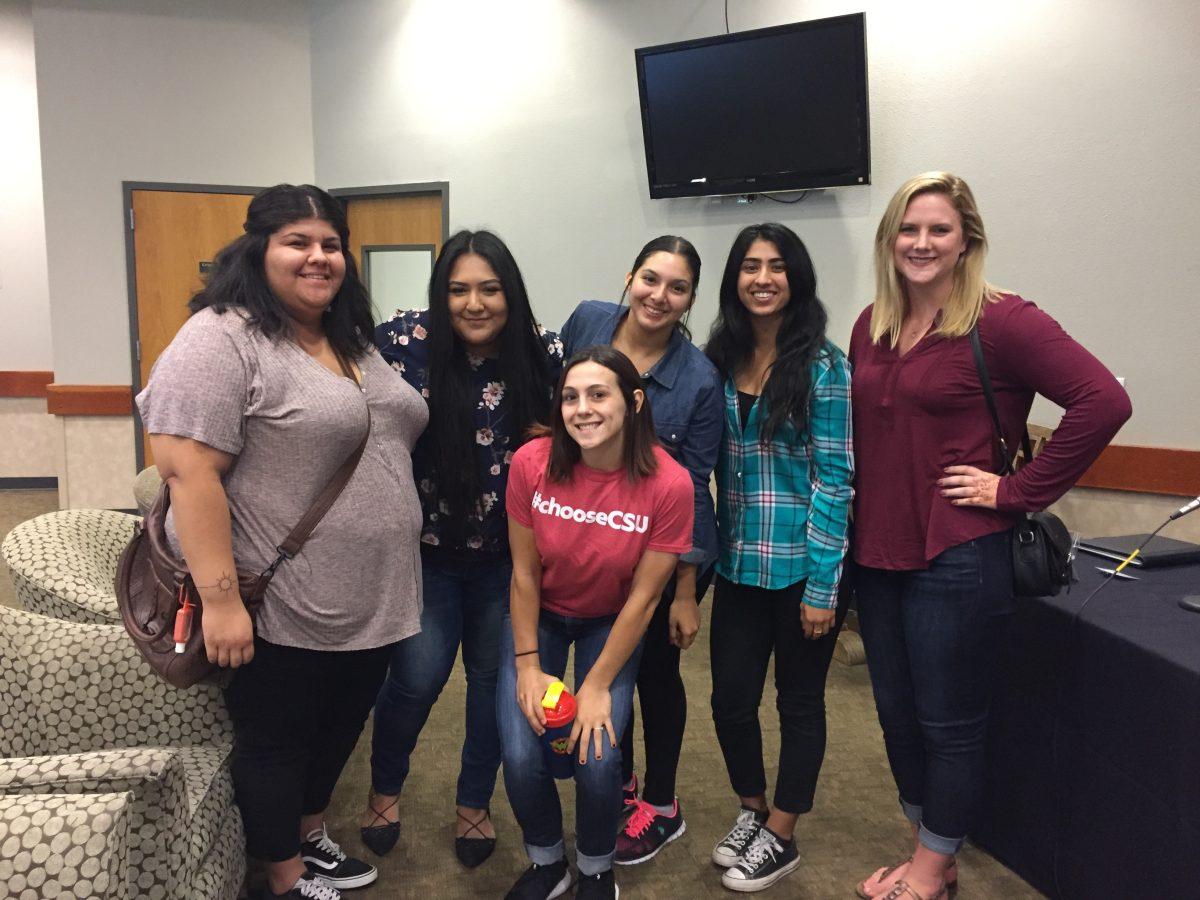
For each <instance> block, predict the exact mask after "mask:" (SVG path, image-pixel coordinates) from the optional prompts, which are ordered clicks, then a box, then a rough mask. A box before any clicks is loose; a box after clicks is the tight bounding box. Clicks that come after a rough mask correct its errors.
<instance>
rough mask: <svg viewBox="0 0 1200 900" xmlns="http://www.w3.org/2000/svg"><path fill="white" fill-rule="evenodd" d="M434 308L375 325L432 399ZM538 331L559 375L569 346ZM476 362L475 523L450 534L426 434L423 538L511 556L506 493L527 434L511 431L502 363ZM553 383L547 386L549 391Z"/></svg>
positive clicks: (392, 360)
mask: <svg viewBox="0 0 1200 900" xmlns="http://www.w3.org/2000/svg"><path fill="white" fill-rule="evenodd" d="M428 323H429V313H428V311H426V310H397V312H396V314H395V315H394V316H393V317H392V318H391V319H389V320H388V321H386V322H384V323H383V324H381V325H379V326H377V327H376V329H375V345H376V346H377V347H378V348H379V352H380V354H381V355H382V356H383V358H384V359H385V360H387V362H388V363H389V364H390V365H391V367H392V368H393V369H395V370H396V371H397V372H399V373H400V374H401V375H402V376H403V377H404V380H405V381H407V382H408V383H409V384H411V385H412V386H413V387H414V388H416V389H417V390H418V391H420V393H421V396H422V397H424V398H425V400H426V402H428V401H429V341H428V338H429V331H428ZM538 334H539V335H541V338H542V343H543V344H544V346H545V348H546V354H547V355H548V356H549V357H550V369H551V378H552V380H557V378H558V373H559V371H560V370H561V368H562V361H563V345H562V341H560V340H559V339H558V335H557V334H555V333H554V332H552V331H547V330H546V329H545V328H542V327H541V326H540V325H539V326H538ZM467 362H468V364H469V365H470V366H471V385H472V387H473V388H474V389H475V391H476V392H477V396H478V397H479V399H478V401H476V404H475V423H474V424H475V447H476V451H477V453H476V464H477V465H478V466H479V485H480V490H481V493H480V495H479V512H478V513H476V514H473V515H472V516H471V518H472V520H473V522H472V525H473V526H475V527H472V528H470V529H468V530H467V537H466V538H465V540H460V541H458V542H457V543H454V542H452V540H451V539H450V538H449V537H448V536H447V533H446V530H445V528H444V522H443V521H442V518H441V517H442V515H443V510H440V509H438V508H437V507H436V504H437V499H436V497H437V489H436V485H435V484H434V482H433V477H434V472H433V467H432V466H431V465H430V459H429V452H430V451H429V447H428V441H427V440H426V438H424V437H422V438H421V440H420V441H418V442H417V447H416V451H415V452H414V453H413V475H414V477H415V478H416V479H417V492H418V494H419V495H420V497H421V511H422V514H423V518H424V523H423V525H422V528H421V543H422V544H424V545H426V546H430V547H438V548H440V549H442V550H447V551H450V552H452V553H454V554H456V555H458V556H466V557H470V558H480V559H482V558H484V557H493V556H507V555H508V517H507V516H506V514H505V510H504V492H505V488H506V487H507V485H508V468H509V464H510V463H511V462H512V457H513V452H514V451H515V450H516V449H517V447H519V446H520V443H521V436H520V435H519V434H512V433H511V432H510V428H511V425H510V423H509V419H508V415H509V410H510V406H511V404H509V403H508V402H507V393H508V389H507V387H506V386H505V384H504V382H503V381H502V380H501V378H500V364H499V361H498V360H495V359H485V358H484V357H481V356H473V355H471V354H468V355H467ZM553 389H554V385H553V383H551V384H548V385H546V390H547V391H552V390H553Z"/></svg>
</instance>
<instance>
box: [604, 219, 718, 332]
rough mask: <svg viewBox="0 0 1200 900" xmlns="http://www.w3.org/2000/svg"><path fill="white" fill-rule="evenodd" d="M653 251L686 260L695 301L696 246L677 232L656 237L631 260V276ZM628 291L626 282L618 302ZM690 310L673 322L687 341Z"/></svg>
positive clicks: (697, 273) (698, 283) (622, 299)
mask: <svg viewBox="0 0 1200 900" xmlns="http://www.w3.org/2000/svg"><path fill="white" fill-rule="evenodd" d="M655 253H674V254H676V255H678V256H682V257H683V258H684V260H686V261H687V264H688V268H689V269H691V270H692V302H693V303H695V302H696V289H697V288H698V287H699V286H700V254H699V253H697V252H696V248H695V247H694V246H693V245H692V242H691V241H689V240H688V239H687V238H681V237H680V236H679V235H677V234H664V235H660V236H659V237H656V238H655V239H654V240H652V241H650V242H648V243H647V244H646V246H644V247H642V249H641V251H639V252H638V255H637V259H635V260H634V261H633V265H632V266H631V267H630V269H629V274H630V275H631V276H633V275H636V274H637V272H638V269H640V268H641V267H642V264H643V263H644V262H645V261H646V260H647V259H649V258H650V257H651V256H653V255H654V254H655ZM631 282H632V279H631ZM628 293H629V284H626V285H625V290H623V291H621V299H620V301H619V302H620V303H624V302H625V295H626V294H628ZM691 311H692V310H691V307H690V306H689V307H688V311H687V312H685V313H684V314H683V315H682V316H681V317H680V319H679V321H678V322H676V323H675V327H676V328H677V329H679V332H680V333H681V334H682V335H683V336H684V337H685V338H687V340H689V341H690V340H691V339H692V332H691V330H690V329H689V328H688V326H687V318H688V316H689V315H690V314H691Z"/></svg>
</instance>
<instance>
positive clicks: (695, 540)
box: [560, 300, 725, 575]
mask: <svg viewBox="0 0 1200 900" xmlns="http://www.w3.org/2000/svg"><path fill="white" fill-rule="evenodd" d="M628 312H629V310H628V308H627V307H624V306H619V305H617V304H616V303H608V302H605V301H603V300H585V301H584V302H583V303H580V304H579V306H578V307H576V309H575V312H573V313H571V317H570V318H569V319H567V324H565V325H564V326H563V329H562V333H561V335H560V337H561V338H562V342H563V348H564V353H565V357H570V356H571V354H573V353H575V352H576V351H577V350H582V349H584V348H585V347H594V346H596V345H597V344H611V343H612V339H613V334H615V333H616V330H617V326H618V325H620V324H621V320H622V318H623V317H624V316H625V315H626V314H627V313H628ZM643 379H644V381H645V384H646V395H647V397H648V398H649V400H650V410H651V412H652V414H653V415H654V430H655V432H656V433H657V434H658V439H659V441H661V442H662V445H663V448H664V449H666V451H667V452H668V453H670V454H671V456H672V457H673V458H674V459H675V460H676V462H678V463H679V464H680V465H681V466H683V467H684V468H685V469H687V470H688V474H690V475H691V476H692V486H693V488H694V490H695V502H696V517H695V524H694V525H693V529H692V550H691V552H690V553H685V554H683V555H682V556H681V557H680V558H679V559H680V562H686V563H692V564H694V565H695V566H696V574H697V575H701V574H703V573H704V571H705V570H706V569H707V568H708V566H709V564H710V563H712V562H713V561H714V560H715V559H716V558H717V526H716V517H715V514H714V512H713V501H712V494H711V493H710V492H709V486H708V485H709V479H710V478H711V477H712V472H713V468H714V467H715V466H716V464H717V453H718V451H719V450H720V447H721V430H722V423H723V421H724V415H725V395H724V393H723V390H722V385H721V378H720V376H719V375H718V374H717V370H716V368H715V367H714V366H713V364H712V363H711V362H709V361H708V357H706V356H705V355H704V353H703V352H701V350H700V349H699V348H698V347H696V346H695V345H694V344H692V343H691V342H690V341H688V340H687V339H686V338H684V336H683V335H682V334H680V333H679V332H678V331H675V332H674V333H673V334H672V335H671V341H670V343H669V344H668V345H667V352H666V353H664V354H663V357H662V359H660V360H659V361H658V362H657V363H655V364H654V367H653V368H652V369H651V370H650V371H649V372H646V373H643Z"/></svg>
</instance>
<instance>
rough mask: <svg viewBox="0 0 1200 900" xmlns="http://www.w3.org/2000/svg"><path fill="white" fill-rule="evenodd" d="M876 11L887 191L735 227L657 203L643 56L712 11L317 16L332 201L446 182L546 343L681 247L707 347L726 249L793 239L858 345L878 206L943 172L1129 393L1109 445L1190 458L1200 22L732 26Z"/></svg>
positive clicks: (1169, 17)
mask: <svg viewBox="0 0 1200 900" xmlns="http://www.w3.org/2000/svg"><path fill="white" fill-rule="evenodd" d="M864 8H865V10H866V12H867V27H868V57H869V61H870V73H871V83H870V96H871V124H872V156H873V160H872V168H873V181H874V184H873V185H871V186H869V187H860V188H846V189H842V190H837V191H829V192H824V193H820V194H815V195H812V196H810V197H809V199H807V200H806V201H805V202H804V203H802V204H800V205H798V206H794V207H793V206H782V205H779V204H775V203H770V202H766V201H759V203H757V204H755V205H754V206H752V207H746V206H739V205H737V204H736V203H734V202H733V201H731V200H715V199H697V200H655V201H651V200H649V199H648V197H647V191H646V175H645V161H644V156H643V149H642V137H641V122H640V118H639V111H638V97H637V85H636V80H635V76H634V65H633V51H634V48H636V47H641V46H648V45H652V44H659V43H665V42H668V41H675V40H684V39H689V38H696V37H703V36H709V35H713V34H718V33H721V32H722V31H723V30H724V25H723V18H722V16H723V3H722V2H720V0H690V2H689V0H660V2H655V3H641V2H636V0H524V2H512V3H495V2H492V0H458V2H454V3H446V2H442V0H409V2H398V0H360V2H357V3H354V4H344V3H338V2H334V0H313V3H312V9H313V13H312V46H313V52H312V60H313V122H314V132H315V137H316V172H317V178H318V182H319V183H322V184H326V185H329V186H334V187H342V186H350V185H361V184H386V183H396V182H414V181H432V180H446V181H449V182H450V185H451V194H450V198H451V220H452V221H451V225H452V227H454V228H458V227H470V226H480V225H487V226H490V227H493V228H495V229H496V230H497V231H498V232H499V233H500V234H501V235H502V236H503V237H505V239H506V240H507V241H508V242H509V244H510V245H511V246H512V248H513V250H514V253H515V254H516V255H517V258H518V260H519V261H520V262H521V264H522V269H523V271H524V273H525V275H526V278H527V281H528V283H529V286H530V290H531V294H532V296H533V299H534V303H535V306H536V307H537V309H538V311H539V313H540V314H541V316H542V318H543V319H544V320H545V321H546V323H547V324H548V325H551V326H557V325H559V324H561V322H562V320H563V319H564V318H565V316H566V314H567V313H568V312H569V311H570V309H571V308H572V307H573V305H574V304H575V303H576V302H577V301H579V300H580V299H583V298H585V297H606V296H607V297H615V295H616V294H617V293H618V291H619V289H620V285H621V283H622V278H623V276H624V274H625V272H626V270H627V267H628V265H629V263H630V261H631V260H632V257H633V256H634V254H635V253H636V251H637V249H638V248H639V247H640V245H641V244H642V242H644V241H645V240H647V239H649V238H651V237H653V236H655V235H657V234H660V233H663V232H677V233H680V234H683V235H685V236H686V237H689V238H691V239H692V240H693V241H694V242H695V243H696V245H697V247H698V248H699V250H700V252H701V255H702V257H703V258H704V260H705V267H704V273H703V277H702V282H701V296H700V300H699V302H698V304H697V308H696V310H695V315H694V317H693V326H694V327H693V330H694V331H695V332H696V333H697V334H698V335H703V334H705V333H706V332H707V327H708V324H709V322H710V321H711V318H712V314H713V310H714V309H715V304H716V296H715V294H716V287H717V281H718V277H719V272H720V269H721V267H722V265H723V263H724V256H725V253H726V251H727V250H728V246H729V242H730V240H731V239H732V237H733V235H734V234H735V233H736V231H737V230H738V229H739V228H740V227H741V226H742V225H745V224H748V223H750V222H754V221H764V220H771V219H774V220H778V221H783V222H785V223H788V224H790V225H791V226H792V227H794V228H795V229H796V230H797V231H798V232H799V233H800V235H801V236H802V237H803V238H804V240H805V242H806V243H807V244H808V246H809V249H810V251H811V252H812V255H813V258H814V260H815V262H816V265H817V272H818V276H819V279H820V293H821V296H822V298H823V299H824V300H825V302H826V305H827V306H828V307H829V310H830V315H831V334H832V335H833V337H834V338H835V339H836V340H838V341H839V342H841V343H842V344H843V345H844V344H845V341H846V339H847V338H848V336H849V331H850V326H851V324H852V323H853V320H854V318H855V316H856V315H857V313H858V312H859V310H861V308H862V307H863V306H864V305H865V304H866V303H867V302H868V301H869V300H870V299H871V290H872V289H871V273H870V265H871V263H870V258H871V257H870V244H871V238H872V236H873V234H874V230H875V226H876V224H877V222H878V219H879V216H880V214H881V213H882V211H883V208H884V206H885V205H886V203H887V200H888V198H889V197H890V195H891V193H892V192H893V191H894V190H895V189H896V187H897V186H898V185H899V184H900V183H901V182H902V181H903V180H904V179H906V178H907V177H909V176H910V175H913V174H916V173H918V172H921V171H925V170H928V169H933V168H944V169H949V170H951V171H954V172H956V173H958V174H960V175H962V176H963V177H965V178H966V179H967V180H968V181H969V182H970V183H971V184H972V186H973V188H974V189H975V192H976V196H977V198H978V199H979V202H980V204H981V206H982V209H983V213H984V217H985V221H986V222H987V225H988V229H989V236H990V239H991V243H992V247H993V251H992V256H991V261H990V266H989V275H990V277H991V279H992V280H993V281H994V282H996V283H999V284H1001V285H1003V286H1006V287H1010V288H1013V289H1016V290H1019V291H1020V292H1021V293H1022V294H1024V295H1025V296H1027V297H1028V298H1030V299H1033V300H1036V301H1037V302H1038V303H1039V304H1040V305H1041V306H1042V307H1043V308H1044V309H1046V310H1048V311H1049V312H1050V313H1051V314H1052V315H1054V316H1055V317H1056V318H1058V319H1059V320H1060V321H1061V322H1062V323H1063V324H1064V325H1065V326H1066V328H1067V329H1068V330H1069V331H1071V332H1072V333H1073V334H1074V335H1075V336H1076V337H1077V338H1078V339H1080V340H1081V341H1082V342H1083V343H1084V344H1085V345H1086V346H1088V347H1089V348H1090V349H1091V350H1092V351H1093V352H1094V353H1096V354H1097V355H1098V356H1099V357H1100V358H1101V359H1102V360H1104V361H1105V362H1106V363H1107V364H1108V365H1109V366H1110V367H1111V368H1112V369H1113V371H1114V372H1115V373H1116V374H1118V375H1122V376H1125V377H1126V378H1127V379H1128V386H1129V390H1130V393H1131V394H1132V396H1133V401H1134V410H1135V412H1134V418H1133V420H1132V421H1131V422H1130V423H1129V424H1128V425H1127V426H1126V427H1125V429H1124V430H1123V431H1122V433H1121V435H1120V436H1119V438H1118V440H1119V441H1120V442H1121V443H1127V444H1129V443H1133V444H1146V445H1155V446H1171V447H1181V448H1194V449H1196V448H1200V416H1196V415H1190V414H1186V415H1185V414H1181V413H1182V412H1183V411H1186V410H1194V409H1195V401H1194V396H1195V394H1196V392H1197V389H1198V388H1200V378H1198V376H1197V366H1196V365H1195V364H1194V362H1193V357H1192V355H1191V354H1192V351H1193V349H1194V348H1195V347H1196V346H1197V344H1198V343H1200V324H1198V323H1200V316H1198V315H1197V314H1196V312H1195V306H1196V304H1195V302H1194V300H1193V299H1192V293H1193V291H1192V286H1193V285H1194V284H1195V283H1196V282H1197V276H1198V275H1200V252H1198V251H1197V250H1196V234H1197V231H1198V229H1197V225H1198V224H1200V222H1198V219H1200V214H1198V212H1197V211H1198V210H1200V175H1198V174H1197V172H1196V156H1195V153H1196V148H1197V147H1198V146H1200V115H1197V112H1196V97H1197V95H1198V91H1200V53H1197V43H1196V40H1197V39H1196V35H1197V34H1200V4H1196V3H1194V2H1191V0H1157V2H1153V3H1143V4H1132V3H1127V2H1121V0H1055V2H1044V0H1013V2H1010V3H1006V4H999V3H979V4H963V3H959V2H950V0H930V2H927V3H924V4H922V5H921V6H920V8H919V9H918V8H915V7H913V6H912V5H911V4H899V3H890V2H884V0H870V2H867V0H859V2H854V3H847V2H832V0H831V2H801V0H738V2H735V3H731V4H730V17H731V22H730V24H731V27H732V28H733V30H735V31H737V30H745V29H750V28H757V27H763V26H768V25H777V24H782V23H785V22H790V21H797V20H801V19H809V18H818V17H821V16H827V15H835V14H841V13H846V12H854V11H859V10H862V9H864ZM769 84H770V74H769V73H764V88H765V89H769ZM732 139H736V136H732ZM1039 415H1040V419H1041V420H1042V421H1046V422H1050V421H1052V418H1053V417H1052V416H1051V415H1049V414H1048V413H1046V412H1045V411H1043V412H1041V413H1040V414H1039Z"/></svg>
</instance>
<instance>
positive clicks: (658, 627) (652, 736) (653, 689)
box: [621, 566, 713, 806]
mask: <svg viewBox="0 0 1200 900" xmlns="http://www.w3.org/2000/svg"><path fill="white" fill-rule="evenodd" d="M712 577H713V567H712V566H709V568H708V570H707V571H706V572H705V573H704V574H703V575H702V576H700V577H699V578H697V579H696V599H697V600H700V599H701V598H702V597H703V596H704V594H705V592H707V591H708V586H709V584H711V583H712ZM674 599H675V578H674V576H672V578H671V580H670V581H669V582H667V586H666V588H665V589H664V590H663V595H662V597H661V598H660V599H659V601H658V606H657V607H656V608H655V610H654V617H653V618H652V619H651V620H650V625H649V627H648V628H647V629H646V638H645V641H644V643H643V644H642V662H641V665H640V666H639V668H638V678H637V693H638V703H639V705H640V706H641V708H642V733H643V736H644V738H645V741H646V778H645V781H644V783H643V785H642V799H643V800H645V801H646V802H647V803H649V804H651V805H652V806H670V805H671V803H673V802H674V800H675V775H676V772H677V771H678V770H679V754H680V751H681V750H682V748H683V730H684V727H685V726H686V725H687V694H686V693H685V692H684V689H683V679H682V678H681V677H680V676H679V648H678V647H676V646H675V645H674V644H672V643H671V633H670V625H671V621H670V619H671V603H672V602H673V601H674ZM636 718H637V716H636V714H634V715H631V717H630V720H629V727H628V728H626V729H625V734H624V735H623V736H622V738H621V777H622V778H623V779H624V781H625V784H628V783H629V780H630V779H631V778H633V768H634V766H633V727H634V723H635V720H636Z"/></svg>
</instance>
